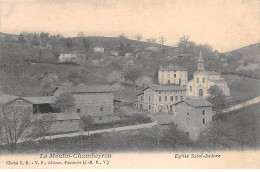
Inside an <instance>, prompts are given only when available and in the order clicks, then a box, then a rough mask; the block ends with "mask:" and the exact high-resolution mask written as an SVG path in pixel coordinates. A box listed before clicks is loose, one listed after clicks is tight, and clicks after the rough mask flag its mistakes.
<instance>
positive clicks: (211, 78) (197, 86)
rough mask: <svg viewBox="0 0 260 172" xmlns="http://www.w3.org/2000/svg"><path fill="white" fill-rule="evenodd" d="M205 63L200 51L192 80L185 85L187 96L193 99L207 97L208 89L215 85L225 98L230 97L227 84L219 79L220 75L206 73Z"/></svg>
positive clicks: (212, 72) (213, 72) (211, 72)
mask: <svg viewBox="0 0 260 172" xmlns="http://www.w3.org/2000/svg"><path fill="white" fill-rule="evenodd" d="M204 64H205V61H204V60H203V56H202V52H201V51H200V55H199V59H198V61H197V65H198V69H197V71H196V72H194V73H193V79H192V80H190V81H189V82H188V83H187V95H188V96H193V97H207V96H208V95H209V94H208V89H209V88H210V87H211V86H213V85H217V86H218V87H219V88H220V89H221V90H222V91H223V94H224V95H225V96H230V91H229V87H228V85H227V82H226V81H225V80H224V79H223V78H222V77H221V74H220V73H217V72H215V71H206V70H205V69H204Z"/></svg>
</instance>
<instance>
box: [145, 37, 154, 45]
mask: <svg viewBox="0 0 260 172" xmlns="http://www.w3.org/2000/svg"><path fill="white" fill-rule="evenodd" d="M146 41H147V42H150V43H152V44H155V43H156V38H150V39H146Z"/></svg>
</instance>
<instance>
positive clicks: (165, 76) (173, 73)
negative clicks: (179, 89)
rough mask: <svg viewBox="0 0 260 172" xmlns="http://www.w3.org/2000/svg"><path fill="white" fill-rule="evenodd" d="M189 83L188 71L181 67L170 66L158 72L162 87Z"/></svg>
mask: <svg viewBox="0 0 260 172" xmlns="http://www.w3.org/2000/svg"><path fill="white" fill-rule="evenodd" d="M187 81H188V71H187V69H184V68H182V67H179V66H173V65H169V66H167V67H161V68H160V69H159V70H158V82H159V84H161V85H170V84H175V85H180V86H183V85H186V84H187Z"/></svg>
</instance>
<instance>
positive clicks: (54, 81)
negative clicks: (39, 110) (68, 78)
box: [41, 73, 60, 96]
mask: <svg viewBox="0 0 260 172" xmlns="http://www.w3.org/2000/svg"><path fill="white" fill-rule="evenodd" d="M59 85H60V80H59V77H58V76H57V75H56V74H55V73H50V74H48V75H47V76H46V77H45V78H43V80H42V84H41V93H42V94H43V95H46V96H48V95H50V94H51V92H52V91H53V90H54V89H55V88H56V87H57V86H59Z"/></svg>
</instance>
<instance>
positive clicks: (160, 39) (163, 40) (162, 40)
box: [159, 35, 166, 45]
mask: <svg viewBox="0 0 260 172" xmlns="http://www.w3.org/2000/svg"><path fill="white" fill-rule="evenodd" d="M159 42H160V44H161V45H164V43H165V42H166V40H165V37H164V36H163V35H161V36H160V37H159Z"/></svg>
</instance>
